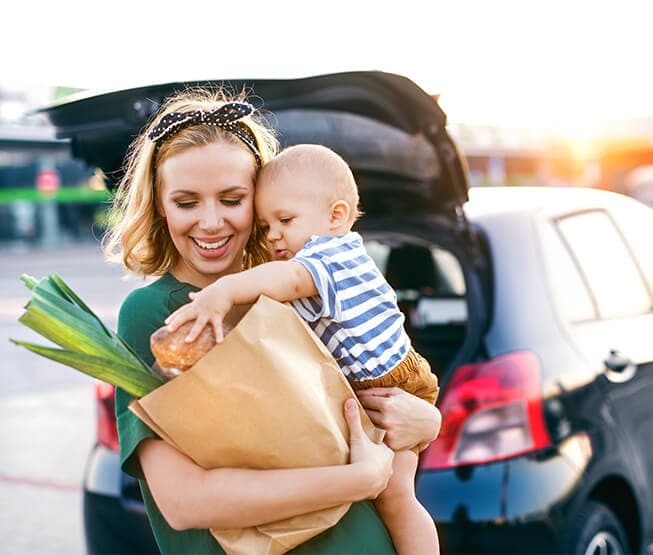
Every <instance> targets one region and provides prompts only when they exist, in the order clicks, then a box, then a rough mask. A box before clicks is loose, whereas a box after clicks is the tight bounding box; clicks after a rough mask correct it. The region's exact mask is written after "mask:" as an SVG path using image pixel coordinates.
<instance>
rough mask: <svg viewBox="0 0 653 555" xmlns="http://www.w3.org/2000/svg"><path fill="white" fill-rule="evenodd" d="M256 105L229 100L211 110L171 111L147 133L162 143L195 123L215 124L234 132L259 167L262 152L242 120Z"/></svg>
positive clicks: (149, 136)
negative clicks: (250, 152) (252, 155)
mask: <svg viewBox="0 0 653 555" xmlns="http://www.w3.org/2000/svg"><path fill="white" fill-rule="evenodd" d="M253 111H254V107H253V106H252V105H251V104H248V103H247V102H227V103H226V104H223V105H222V106H220V107H219V108H215V109H214V110H211V111H210V112H205V111H204V110H193V111H192V112H170V113H169V114H166V115H165V116H163V117H162V118H161V120H160V121H159V123H158V124H157V125H156V126H155V127H154V128H153V129H152V131H150V132H149V133H148V135H147V137H148V139H150V141H153V142H154V143H156V144H157V146H158V145H160V144H161V143H163V142H164V141H166V140H167V139H169V138H170V137H172V136H173V135H174V134H175V133H177V132H179V131H181V130H182V129H185V128H186V127H191V126H193V125H215V126H217V127H220V128H221V129H224V130H225V131H229V132H230V133H233V134H234V135H235V136H236V137H238V138H239V139H240V140H241V141H242V142H243V143H245V145H247V147H248V148H249V149H250V150H251V151H252V154H254V158H256V163H257V164H258V167H259V168H260V167H261V154H260V153H259V150H258V145H257V144H256V137H255V136H254V133H252V130H251V129H250V128H249V127H248V126H247V125H245V124H244V123H243V122H242V121H240V120H241V119H242V118H244V117H245V116H248V115H250V114H251V113H252V112H253Z"/></svg>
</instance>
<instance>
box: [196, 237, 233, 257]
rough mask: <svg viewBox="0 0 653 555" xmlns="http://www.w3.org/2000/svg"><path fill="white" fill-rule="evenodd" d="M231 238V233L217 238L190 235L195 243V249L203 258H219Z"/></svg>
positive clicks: (224, 251) (226, 248)
mask: <svg viewBox="0 0 653 555" xmlns="http://www.w3.org/2000/svg"><path fill="white" fill-rule="evenodd" d="M231 238H232V235H228V236H227V237H221V238H219V239H207V238H203V239H200V238H199V237H191V240H192V241H193V243H194V244H195V247H196V249H195V250H196V251H197V252H198V253H199V255H200V256H203V257H204V258H220V257H221V256H224V254H225V253H226V252H227V251H228V250H229V246H230V241H231Z"/></svg>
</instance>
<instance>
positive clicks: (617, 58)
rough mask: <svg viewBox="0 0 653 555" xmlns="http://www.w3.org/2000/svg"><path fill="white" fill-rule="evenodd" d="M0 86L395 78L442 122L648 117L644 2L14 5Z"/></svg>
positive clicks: (2, 43) (586, 126) (578, 125)
mask: <svg viewBox="0 0 653 555" xmlns="http://www.w3.org/2000/svg"><path fill="white" fill-rule="evenodd" d="M1 10H2V24H0V52H1V53H2V54H1V55H0V86H3V87H5V88H6V87H7V86H12V87H13V86H14V85H21V86H22V85H54V84H59V85H68V86H76V87H82V88H94V89H110V88H123V87H127V86H132V85H142V84H151V83H155V82H169V81H179V80H185V79H205V78H218V79H222V78H230V77H252V76H256V77H286V76H293V75H311V74H318V73H325V72H330V71H345V70H350V69H380V70H385V71H390V72H396V73H402V74H404V75H407V76H408V77H410V78H412V79H413V80H415V81H416V82H417V83H419V84H420V85H421V86H422V87H423V88H425V89H426V90H427V91H428V92H430V93H439V94H440V95H441V104H442V106H443V107H444V109H445V110H446V111H447V113H448V114H449V118H450V121H457V122H469V123H492V124H506V125H524V126H528V125H539V124H548V125H555V126H560V127H561V128H567V129H570V130H572V131H573V130H574V129H575V130H576V132H583V131H584V132H588V131H589V130H590V128H592V127H593V126H596V125H598V124H599V123H601V122H603V121H605V120H609V119H615V118H622V117H629V116H636V117H640V116H653V71H651V70H650V66H651V57H652V55H653V48H652V47H651V44H652V43H651V21H652V20H653V2H650V1H648V0H641V1H634V0H633V1H629V0H618V1H614V2H605V1H603V2H602V1H600V0H593V1H584V0H562V1H558V0H544V1H542V0H516V1H512V0H510V1H508V0H505V1H504V0H478V1H470V0H449V1H446V2H445V1H440V0H426V1H416V0H395V1H392V2H389V1H385V0H371V1H368V0H344V1H342V0H329V1H323V2H319V1H311V0H267V1H262V0H237V1H231V2H225V1H220V0H213V1H201V2H199V1H193V0H185V1H181V0H176V1H174V2H169V1H168V0H153V1H152V0H129V1H126V0H107V1H104V2H97V1H89V0H84V1H73V0H60V1H58V2H53V1H42V2H37V1H35V0H10V1H9V2H6V3H4V4H3V6H2V8H1Z"/></svg>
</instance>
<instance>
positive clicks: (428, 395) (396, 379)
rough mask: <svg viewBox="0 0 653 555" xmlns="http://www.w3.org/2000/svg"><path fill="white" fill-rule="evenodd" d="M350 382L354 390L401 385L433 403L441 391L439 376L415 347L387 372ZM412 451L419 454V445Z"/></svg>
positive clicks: (409, 391)
mask: <svg viewBox="0 0 653 555" xmlns="http://www.w3.org/2000/svg"><path fill="white" fill-rule="evenodd" d="M350 383H351V386H352V388H353V389H354V391H358V390H359V389H369V388H371V387H399V388H401V389H403V390H404V391H407V392H408V393H412V394H413V395H417V397H419V398H420V399H424V400H425V401H427V402H429V403H431V404H435V401H436V400H437V398H438V393H439V392H440V387H439V386H438V378H437V376H436V375H435V374H433V372H431V365H430V364H429V362H428V360H426V359H425V358H424V357H423V356H422V355H420V354H419V353H418V352H417V351H415V349H413V347H411V348H410V350H409V351H408V354H407V355H406V357H405V358H404V360H402V361H401V362H400V363H399V364H397V366H395V367H394V368H393V369H392V370H390V372H388V373H387V374H384V375H383V376H379V377H378V378H372V379H371V380H360V381H352V382H350ZM411 451H413V452H414V453H415V454H416V455H417V456H419V447H414V448H412V449H411Z"/></svg>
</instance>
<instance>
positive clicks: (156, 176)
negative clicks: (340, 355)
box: [105, 90, 440, 554]
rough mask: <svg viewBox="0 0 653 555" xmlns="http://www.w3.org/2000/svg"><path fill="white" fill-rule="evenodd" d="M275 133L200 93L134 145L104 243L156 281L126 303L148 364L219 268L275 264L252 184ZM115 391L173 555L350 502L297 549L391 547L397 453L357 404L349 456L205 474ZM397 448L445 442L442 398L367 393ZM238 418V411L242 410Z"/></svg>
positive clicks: (246, 108) (161, 535) (122, 321)
mask: <svg viewBox="0 0 653 555" xmlns="http://www.w3.org/2000/svg"><path fill="white" fill-rule="evenodd" d="M276 148H277V144H276V140H275V139H274V135H273V133H272V131H271V130H270V129H269V128H268V127H267V126H266V125H264V124H263V123H262V122H261V121H257V120H256V119H255V118H254V117H253V114H252V107H251V106H250V105H248V104H246V103H244V102H241V101H240V100H238V99H229V98H227V97H226V96H225V95H224V94H223V93H222V92H219V91H218V92H215V91H214V92H211V91H206V90H189V91H186V92H184V93H181V94H179V95H178V96H176V97H174V98H171V99H170V100H168V101H167V102H166V104H165V105H164V106H163V107H162V109H161V110H160V112H159V114H158V116H157V118H156V119H155V120H154V121H153V122H152V124H151V125H150V126H149V127H148V128H147V129H146V130H145V132H144V133H143V134H142V135H141V136H139V137H138V138H137V140H136V142H135V143H134V145H133V148H132V150H131V151H130V158H129V161H128V165H127V171H126V174H125V177H124V179H123V181H122V183H121V185H120V187H119V189H118V192H117V195H116V207H115V208H116V213H115V214H116V220H115V223H114V226H113V228H112V230H111V232H110V234H109V235H108V236H107V242H106V245H105V247H106V251H107V253H108V255H109V256H110V257H111V258H116V257H117V258H118V259H119V260H121V261H122V263H123V264H124V266H125V267H126V268H127V269H128V270H129V271H131V272H135V273H137V274H140V275H143V276H157V277H158V278H157V279H156V280H155V281H153V282H152V283H150V284H149V285H147V286H144V287H142V288H139V289H136V290H135V291H133V292H132V293H131V294H130V295H129V296H128V297H127V299H126V300H125V301H124V303H123V305H122V307H121V311H120V316H119V323H118V332H119V333H120V335H121V336H122V337H123V338H124V339H125V340H126V341H127V342H128V343H129V344H130V345H131V346H132V347H133V348H134V349H135V350H136V352H137V353H138V354H139V355H140V356H141V357H142V358H143V359H144V360H145V361H146V362H147V363H149V364H152V363H153V362H154V359H153V356H152V353H151V351H150V347H149V337H150V335H151V333H152V332H153V331H154V330H156V329H157V328H159V327H160V326H162V325H163V323H164V320H165V318H166V317H167V316H168V315H169V314H170V313H172V312H174V311H175V310H176V309H177V308H179V307H180V306H181V305H182V304H185V303H187V302H188V301H189V297H188V293H190V292H191V291H198V290H200V289H202V288H203V287H205V286H206V285H208V284H210V283H212V282H214V281H215V280H216V279H218V278H219V277H222V276H224V275H227V274H233V273H236V272H239V271H241V270H242V269H244V268H247V267H251V266H252V265H255V264H257V263H260V262H263V261H265V260H267V257H268V254H267V249H266V247H265V245H264V243H263V241H262V238H261V236H260V234H259V233H258V231H257V229H256V228H255V226H254V203H253V200H254V184H255V179H256V175H257V172H258V170H259V168H260V167H261V166H262V164H264V163H265V162H266V161H268V160H269V159H270V158H271V157H272V156H274V154H275V153H276ZM129 401H130V398H129V396H128V395H127V394H126V393H125V392H124V391H121V390H118V391H117V394H116V413H117V419H118V432H119V436H120V448H121V462H122V466H123V469H124V470H125V471H126V472H128V473H130V474H132V475H134V476H136V477H138V478H139V480H140V484H141V489H142V492H143V498H144V500H145V506H146V509H147V512H148V516H149V519H150V522H151V525H152V529H153V531H154V535H155V537H156V539H157V542H158V544H159V548H160V549H161V551H162V552H163V553H172V552H184V553H223V551H222V549H221V548H220V546H219V544H218V543H217V542H216V541H215V539H214V538H213V536H212V535H211V534H210V532H209V528H217V529H228V528H242V527H248V526H255V525H259V524H263V523H266V522H272V521H276V520H279V519H283V518H287V517H291V516H295V515H300V514H304V513H307V512H310V511H314V510H319V509H323V508H327V507H331V506H334V505H338V504H342V503H348V502H352V503H353V505H352V507H351V509H350V510H349V512H348V513H347V514H346V515H345V516H344V517H343V518H342V520H341V521H340V522H339V523H338V524H337V525H336V526H334V527H333V528H331V529H329V530H328V531H326V532H324V533H322V534H320V535H319V536H317V537H315V538H313V539H312V540H309V541H308V542H306V543H304V544H303V545H301V546H300V547H298V548H296V549H295V550H294V551H293V553H315V554H318V553H343V552H351V553H392V552H393V546H392V542H391V540H390V538H389V536H388V534H387V531H386V530H385V527H384V526H383V524H382V522H381V520H380V518H379V516H378V514H377V513H376V511H375V510H374V508H373V506H372V504H371V503H370V502H369V501H367V500H369V499H373V498H375V497H376V496H377V495H378V494H379V493H380V492H381V491H383V489H384V488H385V486H386V484H387V482H388V479H389V478H390V474H391V471H392V470H391V469H392V457H393V456H392V451H391V450H390V449H389V448H388V447H386V446H385V445H377V444H374V443H373V442H371V441H370V440H369V439H368V438H367V436H366V435H365V434H364V433H363V432H362V430H361V428H360V422H359V420H358V412H357V410H358V409H357V405H356V404H355V403H351V404H346V406H345V407H343V409H344V410H345V417H346V419H347V422H348V424H349V427H350V447H351V456H350V463H349V464H347V465H342V466H334V467H311V468H301V469H287V470H251V469H240V468H216V469H212V470H205V469H203V468H201V467H199V466H198V465H196V464H195V463H194V462H193V461H191V460H190V459H189V458H188V457H186V456H185V455H183V454H182V453H181V452H179V451H177V450H176V449H175V448H173V447H172V446H170V445H169V444H167V443H165V442H164V441H162V440H161V439H159V438H158V437H157V436H156V435H155V434H154V433H153V432H152V431H151V430H150V429H149V428H147V426H145V424H143V423H142V421H140V420H139V419H138V418H137V417H136V416H135V415H133V414H132V413H131V411H129V410H128V408H127V406H128V404H129ZM361 402H362V403H363V405H364V406H365V407H366V408H367V409H368V411H369V415H370V417H371V418H372V420H373V421H374V422H375V423H376V424H377V425H378V426H380V427H383V428H385V429H386V432H387V434H386V435H387V443H388V445H389V446H390V447H391V448H393V449H398V448H407V447H413V446H415V445H419V444H422V443H425V442H428V441H431V440H432V439H434V438H435V436H436V435H437V433H438V431H439V424H440V419H439V413H438V411H437V409H436V408H435V407H433V406H432V405H429V404H428V403H426V402H425V401H422V400H421V399H418V398H417V397H413V396H412V395H410V394H408V393H405V392H403V391H401V390H399V389H390V390H382V389H377V390H368V392H367V393H366V394H365V395H361ZM234 417H236V415H234Z"/></svg>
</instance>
